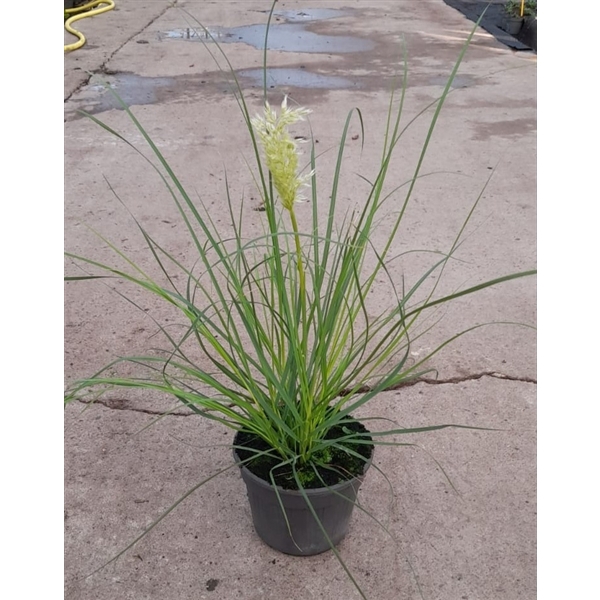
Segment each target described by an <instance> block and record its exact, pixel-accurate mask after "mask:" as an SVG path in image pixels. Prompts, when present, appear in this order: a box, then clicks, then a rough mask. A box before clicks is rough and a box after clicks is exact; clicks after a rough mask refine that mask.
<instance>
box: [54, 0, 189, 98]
mask: <svg viewBox="0 0 600 600" xmlns="http://www.w3.org/2000/svg"><path fill="white" fill-rule="evenodd" d="M177 2H179V0H173V1H172V2H171V3H170V4H169V5H168V6H166V7H165V9H164V10H163V11H161V12H160V13H159V14H158V15H156V16H155V17H154V18H153V19H151V20H150V21H149V22H148V23H146V24H145V25H144V26H143V27H142V28H141V29H140V30H139V31H136V32H135V33H133V34H132V35H131V36H129V37H128V38H127V39H126V40H125V41H124V42H123V43H122V44H121V45H120V46H119V47H118V48H116V49H115V50H114V51H113V52H112V53H111V54H110V56H107V57H106V59H105V60H104V62H103V63H102V64H101V65H100V66H99V67H98V68H97V69H95V70H94V71H88V76H87V78H86V79H84V80H83V81H82V82H81V83H80V84H79V85H78V86H77V87H76V88H75V89H74V90H73V91H72V92H71V93H70V94H69V95H68V96H67V97H66V98H65V100H64V103H65V104H66V103H67V102H68V101H69V100H70V99H71V98H72V97H73V95H74V94H76V93H77V92H79V91H81V89H82V88H84V87H85V86H86V85H88V84H89V83H90V79H91V78H92V77H93V76H94V75H96V74H98V73H102V74H109V73H110V69H107V65H108V63H109V62H110V61H111V60H112V59H113V58H114V56H115V54H116V53H117V52H119V50H121V49H122V48H123V47H124V46H125V45H126V44H128V43H129V42H131V40H132V39H133V38H134V37H135V36H136V35H140V33H142V32H143V31H145V30H146V29H148V27H150V25H152V24H153V23H154V22H155V21H156V20H157V19H160V18H161V17H162V16H163V15H164V14H165V13H166V12H167V11H168V10H170V9H171V8H176V6H177Z"/></svg>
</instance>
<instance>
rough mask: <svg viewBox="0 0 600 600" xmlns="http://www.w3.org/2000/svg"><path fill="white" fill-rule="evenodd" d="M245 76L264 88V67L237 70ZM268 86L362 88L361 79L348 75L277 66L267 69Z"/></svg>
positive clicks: (335, 88)
mask: <svg viewBox="0 0 600 600" xmlns="http://www.w3.org/2000/svg"><path fill="white" fill-rule="evenodd" d="M237 74H238V76H241V77H243V78H244V79H247V80H249V81H252V82H253V83H255V84H256V86H257V87H260V88H261V89H262V85H263V81H264V74H263V70H262V69H245V70H242V71H238V72H237ZM267 87H268V88H275V87H277V88H279V87H283V88H286V87H295V88H309V89H326V90H341V89H349V88H360V87H361V85H360V82H359V81H356V80H355V81H353V80H351V79H348V78H347V77H337V76H335V75H321V74H319V73H314V72H312V71H308V70H307V69H303V68H287V67H276V68H272V69H267Z"/></svg>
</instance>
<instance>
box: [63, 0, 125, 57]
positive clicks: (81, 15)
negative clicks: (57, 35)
mask: <svg viewBox="0 0 600 600" xmlns="http://www.w3.org/2000/svg"><path fill="white" fill-rule="evenodd" d="M100 4H106V5H107V6H102V7H101V8H94V7H95V6H98V5H100ZM114 7H115V3H114V2H113V0H93V1H92V2H88V3H87V4H83V5H82V6H77V7H76V8H68V9H66V10H65V16H66V15H73V16H72V17H69V18H68V19H67V20H66V21H65V29H66V30H67V31H68V32H69V33H70V34H72V35H74V36H75V37H77V38H79V39H78V40H77V41H76V42H74V43H73V44H67V45H66V46H65V52H71V51H73V50H77V49H78V48H81V46H83V45H84V44H85V36H84V35H83V33H81V31H77V29H73V27H71V25H72V24H73V23H75V21H79V19H85V18H87V17H93V16H94V15H100V14H102V13H103V12H107V11H109V10H112V9H113V8H114Z"/></svg>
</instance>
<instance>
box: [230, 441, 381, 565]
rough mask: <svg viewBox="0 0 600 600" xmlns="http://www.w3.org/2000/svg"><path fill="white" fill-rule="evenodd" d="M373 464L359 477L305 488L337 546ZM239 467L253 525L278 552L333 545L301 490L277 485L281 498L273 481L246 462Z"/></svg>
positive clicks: (297, 553)
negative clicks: (256, 472) (261, 477)
mask: <svg viewBox="0 0 600 600" xmlns="http://www.w3.org/2000/svg"><path fill="white" fill-rule="evenodd" d="M234 443H235V441H234ZM233 454H234V458H235V460H236V462H239V461H240V459H239V457H238V455H237V453H236V452H235V450H234V453H233ZM370 465H371V460H369V461H368V462H367V463H366V464H365V469H364V472H363V474H362V476H360V477H355V478H354V479H350V480H349V481H343V482H342V483H338V484H336V485H333V486H331V487H328V488H327V487H326V488H317V489H307V490H305V493H306V495H307V496H308V498H309V500H310V503H311V505H312V507H313V509H314V511H315V512H316V513H317V515H318V517H319V520H320V521H321V525H322V526H323V528H324V529H325V531H326V532H327V535H328V536H329V539H330V540H331V542H332V543H333V545H334V546H335V545H337V544H338V543H339V542H341V541H342V540H343V539H344V537H345V536H346V534H347V533H348V527H349V524H350V517H351V516H352V510H353V509H354V502H355V501H356V495H357V493H358V488H359V487H360V485H361V483H362V482H363V479H364V476H365V474H366V472H367V469H368V468H369V466H370ZM240 470H241V473H242V479H243V480H244V483H245V484H246V489H247V492H248V500H249V501H250V509H251V511H252V520H253V522H254V529H255V530H256V533H257V534H258V536H259V537H260V538H261V539H262V540H263V542H265V543H266V544H268V545H269V546H271V548H274V549H275V550H278V551H279V552H283V553H284V554H293V555H295V556H312V555H314V554H320V553H321V552H325V551H326V550H329V549H330V548H331V546H330V545H329V542H328V541H327V538H326V537H325V535H324V534H323V531H322V529H321V527H320V526H319V524H318V523H317V521H316V519H315V518H314V515H313V514H312V512H311V510H310V508H309V506H308V504H307V502H306V499H305V498H304V496H303V495H302V492H299V491H297V490H285V489H283V488H281V487H278V488H277V491H278V493H279V499H278V498H277V494H276V493H275V488H274V487H273V486H272V485H271V483H269V482H267V481H265V480H264V479H260V478H259V477H257V476H256V475H254V474H253V473H251V472H250V471H249V470H248V469H247V468H246V467H245V466H241V467H240ZM282 504H283V507H284V509H285V515H286V516H287V520H288V522H289V530H288V525H287V523H286V520H285V517H284V514H283V511H282V509H281V505H282ZM290 530H291V535H290Z"/></svg>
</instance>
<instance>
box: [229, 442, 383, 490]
mask: <svg viewBox="0 0 600 600" xmlns="http://www.w3.org/2000/svg"><path fill="white" fill-rule="evenodd" d="M236 435H237V434H236ZM234 439H235V438H234ZM374 454H375V444H373V450H372V452H371V456H370V457H369V459H368V460H367V461H366V462H365V464H364V468H363V472H362V474H361V475H355V476H354V477H353V478H352V479H347V480H345V481H340V482H339V483H336V484H335V485H330V486H326V487H319V488H305V489H304V493H303V492H301V491H300V490H288V489H285V488H283V487H281V486H280V485H277V486H274V485H273V484H272V483H271V482H270V481H266V480H265V479H262V478H261V477H258V475H255V474H254V473H252V471H250V469H248V468H247V467H246V465H242V464H240V463H241V461H240V458H239V456H238V453H237V449H236V448H233V459H234V460H235V463H236V465H238V467H239V468H240V471H241V473H242V477H247V478H248V479H251V480H252V481H253V482H255V483H256V484H257V485H260V486H261V487H263V488H269V489H275V488H277V492H278V493H279V494H284V495H289V496H300V497H303V496H304V494H306V495H308V496H322V495H326V494H330V493H331V492H332V491H333V492H337V491H339V490H343V489H345V488H347V487H349V486H350V485H352V484H354V483H356V482H359V484H360V483H362V482H363V480H364V478H365V475H366V474H367V471H368V470H369V467H370V466H371V463H372V462H373V455H374Z"/></svg>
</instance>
